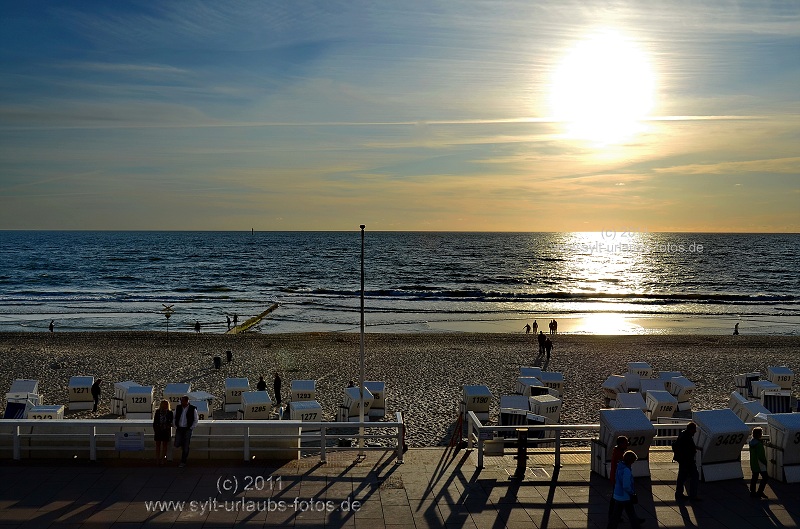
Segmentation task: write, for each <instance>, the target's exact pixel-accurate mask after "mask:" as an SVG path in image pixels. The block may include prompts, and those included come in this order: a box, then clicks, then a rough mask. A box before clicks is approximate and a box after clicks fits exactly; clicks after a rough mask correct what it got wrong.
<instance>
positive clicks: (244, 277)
mask: <svg viewBox="0 0 800 529" xmlns="http://www.w3.org/2000/svg"><path fill="white" fill-rule="evenodd" d="M0 241H2V244H0V331H30V332H48V326H49V324H50V322H51V321H53V324H54V331H55V332H69V331H106V330H121V331H164V332H195V325H196V323H198V322H199V323H200V329H201V332H211V333H224V332H226V331H227V330H228V318H230V319H231V320H232V321H233V320H234V318H235V320H236V322H237V323H238V324H240V325H241V324H242V323H244V322H245V321H247V320H248V319H250V318H253V317H255V316H257V315H259V314H261V313H263V312H264V311H266V310H267V309H268V308H270V307H272V306H273V305H275V304H277V308H275V309H274V310H273V311H272V312H270V313H269V314H268V315H267V316H265V317H264V318H263V319H261V320H260V321H258V322H257V323H256V324H255V325H254V326H253V327H252V328H251V332H260V333H284V332H289V333H293V332H359V331H360V330H361V326H362V315H363V322H364V324H363V325H364V330H365V332H371V333H380V332H393V333H406V332H517V333H519V332H525V326H526V325H530V324H532V323H533V321H534V320H536V322H537V325H538V327H539V329H540V330H544V331H545V332H548V329H547V327H546V326H547V324H548V323H549V322H551V321H552V320H556V321H557V322H558V332H566V333H575V334H686V333H700V334H732V332H733V331H734V328H735V327H736V324H737V323H738V324H739V326H738V331H739V332H740V333H741V334H776V335H778V334H787V335H791V334H797V333H798V331H800V273H799V272H800V235H798V234H719V233H713V234H710V233H650V232H642V231H634V230H631V231H619V232H616V231H605V232H587V233H505V232H504V233H484V232H480V233H478V232H468V233H454V232H372V231H369V230H368V229H366V230H364V231H363V232H362V231H360V230H358V229H357V230H354V231H352V232H254V231H252V230H247V231H241V232H221V231H220V232H196V231H189V232H169V231H158V232H156V231H0ZM362 265H363V268H362ZM362 270H363V274H362ZM362 279H363V288H362ZM362 293H363V298H362ZM362 299H363V302H362ZM362 303H363V311H362ZM168 315H169V317H167V316H168Z"/></svg>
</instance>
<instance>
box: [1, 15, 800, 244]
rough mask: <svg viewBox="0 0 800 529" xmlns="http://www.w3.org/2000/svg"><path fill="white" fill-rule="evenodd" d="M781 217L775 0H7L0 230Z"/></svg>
mask: <svg viewBox="0 0 800 529" xmlns="http://www.w3.org/2000/svg"><path fill="white" fill-rule="evenodd" d="M360 224H366V225H367V229H369V230H431V231H534V232H540V231H609V230H614V231H617V232H623V231H642V232H657V231H690V232H691V231H694V232H800V2H794V1H787V2H774V1H757V0H752V1H741V2H738V1H722V0H720V1H713V0H708V1H697V0H691V1H670V0H664V1H656V0H652V1H650V0H632V1H627V2H626V1H617V2H609V1H607V0H603V1H595V0H576V1H570V0H553V1H533V0H525V1H506V0H492V1H471V0H459V1H452V0H447V1H435V0H434V1H431V0H424V1H416V0H403V1H401V2H398V1H395V0H390V1H361V0H346V1H338V0H324V1H323V0H319V1H302V0H301V1H254V2H246V1H237V2H226V1H220V0H217V1H212V2H198V1H180V2H168V1H164V2H152V1H149V0H148V1H142V2H135V1H133V2H106V1H103V2H100V1H90V0H86V1H82V2H56V1H53V2H48V1H36V0H33V1H29V2H8V3H6V4H5V5H4V7H3V16H2V18H0V229H6V230H8V229H26V230H34V229H79V230H84V229H85V230H94V229H101V230H248V231H249V230H250V229H255V230H257V231H261V230H357V229H358V226H359V225H360Z"/></svg>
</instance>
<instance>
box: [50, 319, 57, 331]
mask: <svg viewBox="0 0 800 529" xmlns="http://www.w3.org/2000/svg"><path fill="white" fill-rule="evenodd" d="M55 326H56V322H55V321H53V320H50V332H53V329H54V328H55Z"/></svg>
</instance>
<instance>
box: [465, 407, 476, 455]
mask: <svg viewBox="0 0 800 529" xmlns="http://www.w3.org/2000/svg"><path fill="white" fill-rule="evenodd" d="M474 430H475V423H474V422H473V421H472V413H468V414H467V449H469V450H472V446H473V444H474V443H473V441H472V433H473V431H474Z"/></svg>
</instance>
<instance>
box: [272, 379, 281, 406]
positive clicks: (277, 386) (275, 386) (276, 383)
mask: <svg viewBox="0 0 800 529" xmlns="http://www.w3.org/2000/svg"><path fill="white" fill-rule="evenodd" d="M272 391H274V392H275V402H277V403H278V404H277V405H278V406H280V405H281V376H280V375H279V374H278V372H277V371H275V378H273V379H272Z"/></svg>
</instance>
